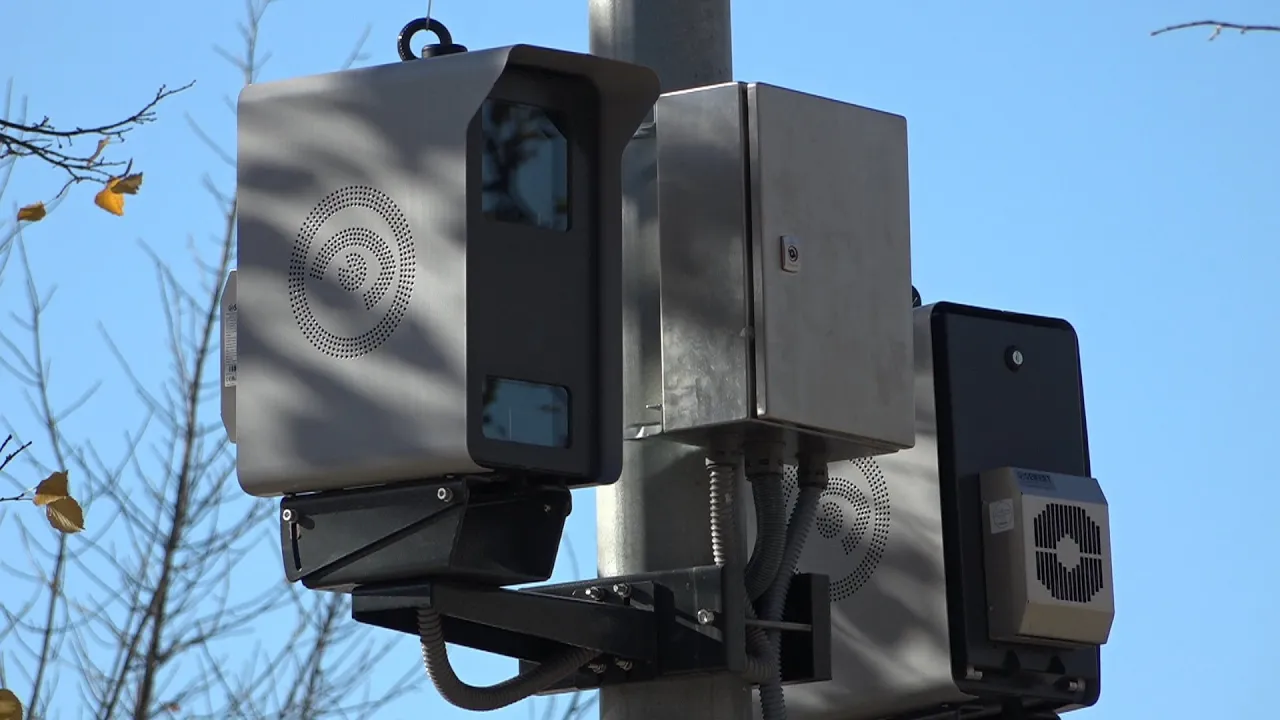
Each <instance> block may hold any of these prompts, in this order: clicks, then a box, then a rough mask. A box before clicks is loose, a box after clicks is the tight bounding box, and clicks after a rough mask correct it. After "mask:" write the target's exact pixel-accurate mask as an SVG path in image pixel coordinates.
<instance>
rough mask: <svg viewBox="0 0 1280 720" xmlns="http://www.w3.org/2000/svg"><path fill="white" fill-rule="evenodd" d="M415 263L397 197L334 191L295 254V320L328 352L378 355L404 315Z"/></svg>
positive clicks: (313, 215)
mask: <svg viewBox="0 0 1280 720" xmlns="http://www.w3.org/2000/svg"><path fill="white" fill-rule="evenodd" d="M331 225H337V226H338V229H337V230H335V231H333V232H332V233H331V234H329V237H328V239H327V240H323V241H320V242H317V238H319V237H322V236H323V234H325V233H326V232H327V231H328V228H329V226H331ZM375 228H376V229H375ZM388 237H389V238H390V241H391V242H390V244H388ZM371 265H372V268H371V267H370V266H371ZM415 266H416V257H415V253H414V243H413V234H412V232H411V231H410V229H409V221H408V220H407V219H405V216H404V213H402V212H401V211H400V208H399V207H397V206H396V204H395V202H394V201H392V200H391V198H390V197H387V195H386V194H384V193H382V192H379V191H378V190H375V189H374V188H371V187H367V186H363V185H354V186H350V187H345V188H342V189H341V190H337V191H335V192H332V193H330V194H329V195H328V196H327V197H325V198H324V199H323V200H321V201H320V202H319V203H317V204H316V206H315V208H313V209H312V210H311V212H310V213H309V214H308V215H307V218H306V220H305V221H304V222H303V223H302V227H301V228H300V229H299V230H298V237H297V240H296V241H295V242H294V245H293V253H292V255H291V256H290V258H289V275H288V282H289V304H290V305H291V306H292V308H293V316H294V319H296V320H297V322H298V327H299V328H300V329H301V330H302V334H303V335H304V336H306V338H307V340H310V341H311V344H312V345H314V346H315V347H316V349H318V350H320V352H323V353H325V354H326V355H331V356H333V357H338V358H356V357H360V356H361V355H365V354H367V353H370V352H372V351H374V350H375V349H377V348H378V347H379V346H381V345H382V344H383V343H385V342H386V341H387V340H388V339H389V338H390V337H391V334H392V333H394V332H395V330H396V328H397V327H398V326H399V325H400V321H401V320H403V319H404V316H405V313H406V312H407V311H408V309H409V298H410V296H411V295H412V293H413V282H414V277H415V275H416V270H415Z"/></svg>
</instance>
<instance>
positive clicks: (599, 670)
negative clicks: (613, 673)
mask: <svg viewBox="0 0 1280 720" xmlns="http://www.w3.org/2000/svg"><path fill="white" fill-rule="evenodd" d="M587 669H588V670H590V671H591V672H593V673H595V674H597V675H603V674H604V671H605V670H608V668H607V667H605V665H604V663H602V662H590V663H587Z"/></svg>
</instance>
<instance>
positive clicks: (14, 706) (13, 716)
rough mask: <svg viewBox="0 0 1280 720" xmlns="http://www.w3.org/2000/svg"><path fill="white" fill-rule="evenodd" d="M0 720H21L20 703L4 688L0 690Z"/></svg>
mask: <svg viewBox="0 0 1280 720" xmlns="http://www.w3.org/2000/svg"><path fill="white" fill-rule="evenodd" d="M0 720H22V702H21V701H19V700H18V696H17V695H14V694H13V691H12V690H8V689H6V688H0Z"/></svg>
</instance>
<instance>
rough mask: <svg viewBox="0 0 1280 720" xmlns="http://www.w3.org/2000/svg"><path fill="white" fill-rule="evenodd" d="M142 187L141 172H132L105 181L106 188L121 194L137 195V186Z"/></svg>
mask: <svg viewBox="0 0 1280 720" xmlns="http://www.w3.org/2000/svg"><path fill="white" fill-rule="evenodd" d="M140 187H142V173H134V174H132V175H125V176H124V177H119V178H115V179H113V180H112V181H111V182H109V183H107V188H108V189H110V190H111V192H114V193H119V194H121V195H137V194H138V188H140Z"/></svg>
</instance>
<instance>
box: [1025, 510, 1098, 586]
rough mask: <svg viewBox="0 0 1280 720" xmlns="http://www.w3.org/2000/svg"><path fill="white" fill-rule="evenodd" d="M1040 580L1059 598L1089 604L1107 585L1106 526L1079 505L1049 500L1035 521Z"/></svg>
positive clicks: (1037, 577)
mask: <svg viewBox="0 0 1280 720" xmlns="http://www.w3.org/2000/svg"><path fill="white" fill-rule="evenodd" d="M1031 530H1032V535H1033V536H1034V537H1035V543H1036V579H1037V580H1039V581H1040V583H1041V584H1043V585H1044V587H1045V589H1046V590H1048V591H1049V594H1050V595H1052V596H1053V598H1054V599H1055V600H1061V601H1063V602H1077V603H1087V602H1089V601H1090V600H1092V599H1093V596H1094V595H1097V594H1098V591H1100V590H1102V588H1103V586H1104V580H1103V569H1102V528H1100V527H1099V526H1098V524H1097V523H1095V522H1094V521H1093V520H1092V519H1090V518H1089V515H1088V513H1086V512H1085V510H1084V508H1082V507H1080V506H1078V505H1063V504H1061V503H1049V504H1048V505H1046V506H1045V507H1044V509H1043V510H1041V511H1040V514H1039V515H1036V517H1035V520H1033V521H1032V523H1031Z"/></svg>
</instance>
